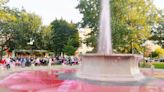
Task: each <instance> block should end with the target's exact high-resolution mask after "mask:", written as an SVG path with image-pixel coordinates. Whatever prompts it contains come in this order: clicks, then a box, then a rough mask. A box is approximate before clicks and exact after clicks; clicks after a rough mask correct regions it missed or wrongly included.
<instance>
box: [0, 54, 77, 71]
mask: <svg viewBox="0 0 164 92" xmlns="http://www.w3.org/2000/svg"><path fill="white" fill-rule="evenodd" d="M78 63H79V59H78V58H77V57H75V56H71V57H69V56H68V57H62V56H56V57H35V58H34V57H26V56H19V57H15V58H11V57H4V58H3V59H2V60H1V61H0V66H3V67H5V68H7V69H9V68H11V67H12V66H13V67H15V66H21V67H28V66H31V65H32V64H34V65H35V66H39V65H48V64H50V65H55V64H58V65H60V64H64V65H77V64H78Z"/></svg>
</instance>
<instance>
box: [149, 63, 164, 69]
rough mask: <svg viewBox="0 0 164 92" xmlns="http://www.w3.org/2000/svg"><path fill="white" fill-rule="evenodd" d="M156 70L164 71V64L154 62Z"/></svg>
mask: <svg viewBox="0 0 164 92" xmlns="http://www.w3.org/2000/svg"><path fill="white" fill-rule="evenodd" d="M152 64H153V65H154V68H158V69H164V62H153V63H152Z"/></svg>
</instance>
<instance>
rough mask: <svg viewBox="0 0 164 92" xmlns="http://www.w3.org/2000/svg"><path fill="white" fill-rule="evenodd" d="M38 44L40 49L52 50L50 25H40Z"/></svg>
mask: <svg viewBox="0 0 164 92" xmlns="http://www.w3.org/2000/svg"><path fill="white" fill-rule="evenodd" d="M38 36H39V37H38V38H37V39H38V40H37V42H38V46H40V49H44V50H48V51H53V48H52V47H53V45H52V44H53V43H52V41H51V40H52V31H51V26H42V27H41V28H40V31H39V33H38Z"/></svg>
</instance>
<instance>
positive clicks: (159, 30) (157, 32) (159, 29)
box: [150, 10, 164, 48]
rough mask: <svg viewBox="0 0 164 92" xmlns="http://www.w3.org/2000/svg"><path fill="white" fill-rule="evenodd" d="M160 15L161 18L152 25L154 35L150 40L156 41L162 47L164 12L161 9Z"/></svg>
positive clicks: (163, 41) (163, 39) (163, 42)
mask: <svg viewBox="0 0 164 92" xmlns="http://www.w3.org/2000/svg"><path fill="white" fill-rule="evenodd" d="M158 12H159V13H158V16H160V20H159V21H158V22H157V24H156V25H154V26H153V27H152V36H151V37H150V40H153V41H155V42H156V43H157V44H159V45H160V46H161V47H162V48H164V14H163V12H162V11H161V10H159V11H158Z"/></svg>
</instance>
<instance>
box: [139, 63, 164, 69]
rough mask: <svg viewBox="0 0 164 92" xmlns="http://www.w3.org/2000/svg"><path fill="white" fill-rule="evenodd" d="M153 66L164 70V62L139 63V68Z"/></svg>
mask: <svg viewBox="0 0 164 92" xmlns="http://www.w3.org/2000/svg"><path fill="white" fill-rule="evenodd" d="M152 65H153V66H154V68H156V69H164V62H145V61H142V62H140V63H139V67H141V68H151V66H152Z"/></svg>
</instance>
